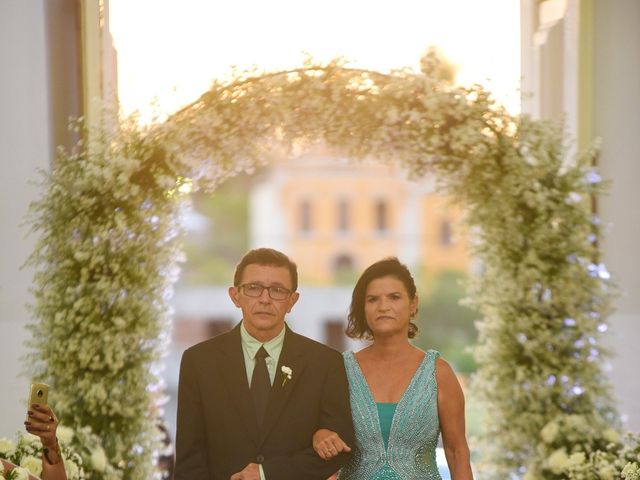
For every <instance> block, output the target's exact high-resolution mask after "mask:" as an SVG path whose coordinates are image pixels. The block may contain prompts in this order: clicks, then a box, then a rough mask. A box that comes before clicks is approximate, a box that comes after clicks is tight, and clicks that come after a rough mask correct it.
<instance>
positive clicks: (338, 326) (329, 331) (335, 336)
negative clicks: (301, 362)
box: [324, 319, 347, 352]
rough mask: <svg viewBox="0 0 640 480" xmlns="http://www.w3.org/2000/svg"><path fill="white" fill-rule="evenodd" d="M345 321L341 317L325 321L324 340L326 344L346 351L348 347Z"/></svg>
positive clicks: (340, 350)
mask: <svg viewBox="0 0 640 480" xmlns="http://www.w3.org/2000/svg"><path fill="white" fill-rule="evenodd" d="M344 328H345V326H344V323H343V322H342V321H341V320H339V319H335V320H334V319H330V320H327V321H325V322H324V339H325V340H324V341H325V344H326V345H329V346H330V347H332V348H335V349H336V350H338V351H339V352H344V351H345V350H346V347H347V342H346V335H345V333H344Z"/></svg>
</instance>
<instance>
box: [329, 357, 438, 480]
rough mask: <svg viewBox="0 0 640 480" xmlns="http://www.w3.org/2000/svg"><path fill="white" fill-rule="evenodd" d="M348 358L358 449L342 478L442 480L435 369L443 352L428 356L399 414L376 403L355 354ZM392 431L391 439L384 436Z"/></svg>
mask: <svg viewBox="0 0 640 480" xmlns="http://www.w3.org/2000/svg"><path fill="white" fill-rule="evenodd" d="M343 356H344V363H345V367H346V370H347V378H348V379H349V395H350V400H351V414H352V416H353V425H354V429H355V433H356V446H355V449H354V452H353V455H352V457H351V460H350V461H349V463H348V464H347V465H346V466H344V467H343V468H342V469H341V470H340V473H339V475H338V478H339V479H341V480H418V479H420V480H441V477H440V474H439V473H438V468H437V465H436V453H435V451H436V447H437V445H438V437H439V435H440V422H439V421H438V385H437V382H436V377H435V365H436V359H437V358H438V357H439V356H440V353H438V352H436V351H435V350H429V351H427V352H426V353H425V355H424V358H423V359H422V362H421V363H420V365H419V366H418V369H417V370H416V372H415V373H414V375H413V377H412V379H411V381H410V382H409V386H408V387H407V389H406V390H405V392H404V394H403V395H402V398H401V399H400V402H398V403H397V404H395V408H394V409H393V408H392V407H390V406H389V405H394V404H376V402H375V401H374V399H373V395H372V394H371V391H370V390H369V386H368V385H367V381H366V379H365V377H364V374H363V373H362V370H361V369H360V365H359V364H358V361H357V360H356V357H355V355H354V353H353V352H345V353H343ZM389 374H390V375H392V374H393V372H389ZM390 409H391V410H392V413H389V412H390ZM390 416H391V426H390V428H389V427H388V426H387V425H388V422H389V417H390ZM387 428H389V430H388V440H386V439H385V436H386V435H384V433H383V430H387ZM385 433H386V432H385Z"/></svg>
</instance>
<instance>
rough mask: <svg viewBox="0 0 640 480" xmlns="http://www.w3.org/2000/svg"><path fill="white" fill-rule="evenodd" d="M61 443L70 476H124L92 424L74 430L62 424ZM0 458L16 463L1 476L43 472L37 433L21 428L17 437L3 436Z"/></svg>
mask: <svg viewBox="0 0 640 480" xmlns="http://www.w3.org/2000/svg"><path fill="white" fill-rule="evenodd" d="M57 437H58V444H59V445H60V451H61V452H62V458H63V460H64V466H65V471H66V473H67V478H68V479H69V480H121V479H122V478H123V477H122V471H120V470H119V469H118V468H116V467H115V466H113V465H112V464H111V463H110V462H109V460H108V458H107V456H106V453H105V451H104V448H103V447H102V443H101V440H100V438H99V437H98V436H97V435H95V434H94V433H92V432H91V429H90V428H87V427H85V428H80V429H78V430H75V431H74V430H73V429H71V428H68V427H64V426H59V427H58V430H57ZM0 458H4V459H5V460H7V461H9V462H11V463H13V464H14V465H16V466H17V468H15V469H14V470H12V471H10V472H3V473H0V480H2V479H5V480H22V479H25V480H26V479H27V477H28V475H29V474H31V475H34V476H36V477H39V476H40V475H41V473H42V444H41V442H40V439H39V438H38V437H37V436H36V435H32V434H30V433H26V432H21V431H18V432H17V433H16V439H15V441H14V440H11V439H9V438H0Z"/></svg>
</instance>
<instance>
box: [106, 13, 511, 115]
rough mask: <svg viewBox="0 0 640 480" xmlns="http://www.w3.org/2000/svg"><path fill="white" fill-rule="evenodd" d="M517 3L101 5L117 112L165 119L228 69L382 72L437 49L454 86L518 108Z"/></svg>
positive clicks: (412, 63)
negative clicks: (321, 64)
mask: <svg viewBox="0 0 640 480" xmlns="http://www.w3.org/2000/svg"><path fill="white" fill-rule="evenodd" d="M519 4H520V2H519V1H517V0H437V1H436V0H389V1H387V0H385V1H381V0H323V1H307V0H273V1H269V0H234V1H219V0H110V2H109V8H110V29H111V32H112V35H113V39H114V44H115V48H116V50H117V51H118V89H119V96H120V102H121V105H122V108H123V111H124V113H131V112H132V111H135V110H138V111H139V112H140V113H141V117H142V118H143V120H144V119H145V118H149V117H150V115H151V112H154V111H155V112H156V113H158V114H159V115H161V116H162V115H163V114H168V113H171V112H173V111H175V110H177V109H178V108H180V107H182V106H184V105H186V104H188V103H190V102H192V101H194V100H195V99H197V98H198V97H199V96H200V95H201V94H202V93H204V92H205V91H206V90H207V89H208V87H209V86H210V84H211V82H212V80H213V79H215V78H222V79H224V78H226V77H227V76H228V74H229V72H230V71H231V66H232V65H235V66H237V67H239V68H241V69H245V68H251V67H252V66H257V67H258V68H259V69H261V70H277V69H285V68H294V67H297V66H300V65H301V64H302V62H303V60H304V58H305V53H307V54H310V55H311V56H312V57H313V58H314V59H316V60H319V61H327V60H330V59H332V58H335V57H337V56H341V57H344V58H346V59H347V60H348V61H349V65H351V66H354V67H360V68H369V69H374V70H380V71H388V70H390V69H394V68H402V67H414V68H417V65H418V61H419V58H420V56H421V55H422V53H423V52H424V51H425V50H426V48H427V47H429V46H431V45H436V46H438V47H439V48H440V49H441V50H442V52H443V53H444V54H445V56H447V57H448V58H449V60H450V61H451V62H452V63H453V64H455V65H456V66H457V67H458V76H457V81H458V83H461V84H471V83H480V84H482V85H483V86H485V87H486V88H487V89H488V90H490V91H491V92H492V93H493V94H494V96H495V98H496V99H497V100H498V101H499V102H500V103H502V104H504V105H505V106H506V107H507V108H508V109H509V110H510V111H511V112H512V113H517V112H518V111H519V93H518V88H519V80H520V38H519V35H520V27H519V21H520V17H519Z"/></svg>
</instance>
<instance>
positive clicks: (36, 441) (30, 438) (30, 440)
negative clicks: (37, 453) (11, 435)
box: [22, 433, 40, 445]
mask: <svg viewBox="0 0 640 480" xmlns="http://www.w3.org/2000/svg"><path fill="white" fill-rule="evenodd" d="M22 438H23V440H24V443H25V445H40V437H38V436H37V435H34V434H32V433H27V434H26V435H24V436H23V437H22Z"/></svg>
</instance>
